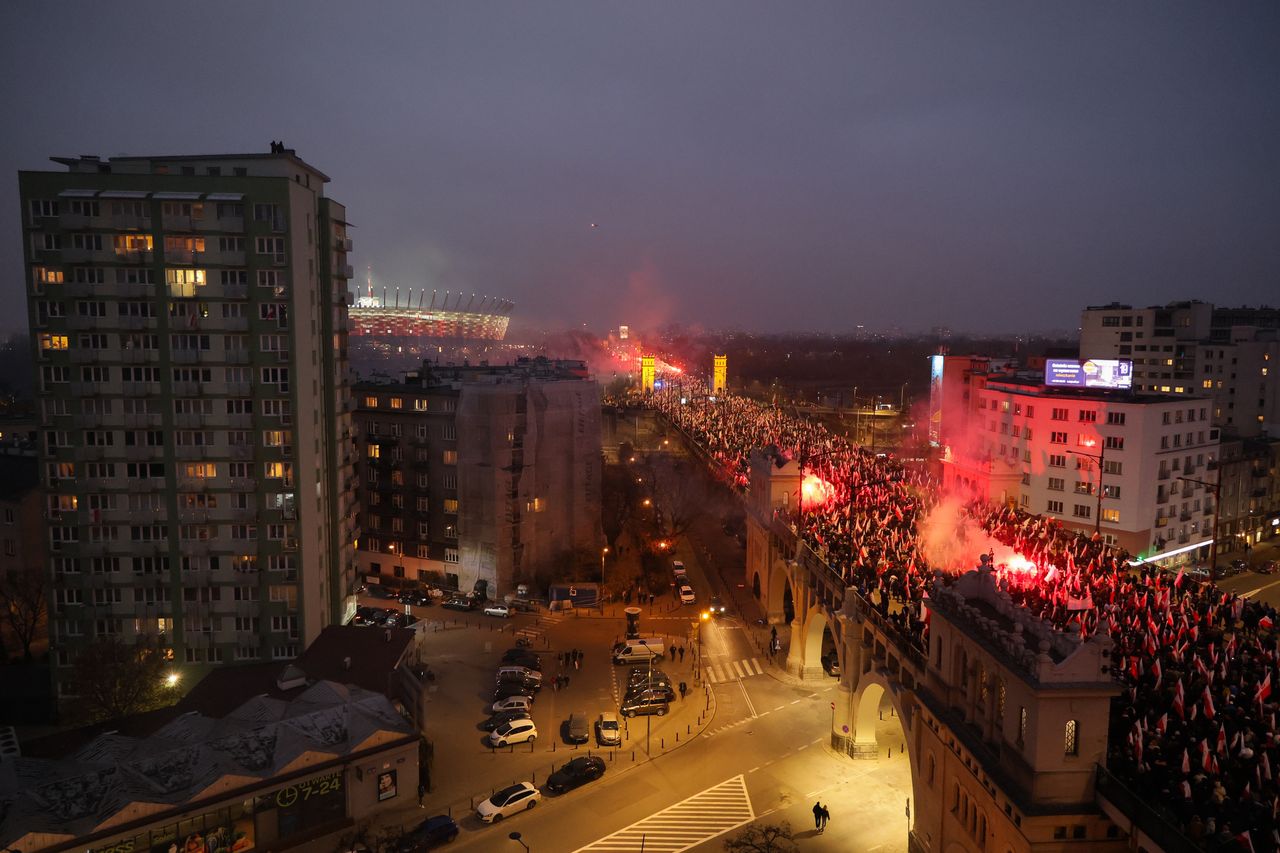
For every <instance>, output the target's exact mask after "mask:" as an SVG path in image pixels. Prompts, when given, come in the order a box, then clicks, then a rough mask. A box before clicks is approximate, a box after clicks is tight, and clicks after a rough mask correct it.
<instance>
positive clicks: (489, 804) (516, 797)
mask: <svg viewBox="0 0 1280 853" xmlns="http://www.w3.org/2000/svg"><path fill="white" fill-rule="evenodd" d="M541 799H542V792H541V791H539V790H538V789H537V788H535V787H533V786H532V785H530V784H529V783H528V782H521V783H520V784H519V785H512V786H511V787H510V788H503V789H502V790H501V791H499V792H498V793H496V794H494V795H493V796H492V797H490V798H489V799H487V800H485V801H484V802H483V803H481V804H480V805H478V806H476V816H477V817H479V818H480V819H481V820H482V821H484V822H485V823H497V822H498V821H500V820H502V819H503V818H504V817H506V816H507V815H511V814H515V813H516V812H522V811H525V810H526V809H531V808H533V807H534V806H536V805H537V804H538V800H541Z"/></svg>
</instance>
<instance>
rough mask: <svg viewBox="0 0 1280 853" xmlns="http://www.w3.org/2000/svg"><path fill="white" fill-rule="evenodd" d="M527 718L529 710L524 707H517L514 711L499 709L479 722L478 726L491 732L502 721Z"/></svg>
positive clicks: (507, 721)
mask: <svg viewBox="0 0 1280 853" xmlns="http://www.w3.org/2000/svg"><path fill="white" fill-rule="evenodd" d="M527 719H529V711H528V710H527V709H524V708H517V709H515V710H514V711H499V712H497V713H496V714H493V715H492V716H490V717H489V719H487V720H485V721H484V722H483V723H481V724H480V728H482V729H484V730H485V731H486V732H491V731H493V730H494V729H496V728H497V727H498V726H500V725H502V724H503V723H509V722H511V721H512V720H527Z"/></svg>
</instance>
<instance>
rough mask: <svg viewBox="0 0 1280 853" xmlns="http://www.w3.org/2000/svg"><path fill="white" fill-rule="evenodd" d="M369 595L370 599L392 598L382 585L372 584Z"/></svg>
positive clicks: (389, 591)
mask: <svg viewBox="0 0 1280 853" xmlns="http://www.w3.org/2000/svg"><path fill="white" fill-rule="evenodd" d="M368 594H369V597H370V598H390V597H391V594H392V593H391V590H389V589H387V588H386V587H385V586H383V585H382V584H380V583H371V584H369V593H368Z"/></svg>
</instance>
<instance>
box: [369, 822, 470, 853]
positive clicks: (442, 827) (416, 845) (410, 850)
mask: <svg viewBox="0 0 1280 853" xmlns="http://www.w3.org/2000/svg"><path fill="white" fill-rule="evenodd" d="M457 837H458V824H457V823H455V822H454V820H453V818H451V817H449V816H448V815H444V814H438V815H436V816H435V817H429V818H427V819H426V820H424V821H423V822H422V823H420V824H418V825H417V827H415V828H414V829H412V830H410V831H409V832H406V833H405V834H404V835H402V836H400V837H399V838H398V839H396V841H395V842H394V843H393V844H392V845H390V846H389V847H388V848H386V849H388V850H390V851H393V853H418V851H419V850H430V849H431V848H433V847H439V846H440V845H441V844H448V843H449V842H450V841H453V839H455V838H457Z"/></svg>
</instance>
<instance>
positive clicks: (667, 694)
mask: <svg viewBox="0 0 1280 853" xmlns="http://www.w3.org/2000/svg"><path fill="white" fill-rule="evenodd" d="M651 696H652V697H655V698H659V699H661V700H662V701H663V702H670V701H672V700H674V699H675V698H676V692H675V691H674V690H672V689H671V685H670V684H652V683H651V684H637V685H636V686H635V687H632V688H631V689H630V690H628V691H627V696H626V698H627V700H631V699H643V698H647V697H651Z"/></svg>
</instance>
